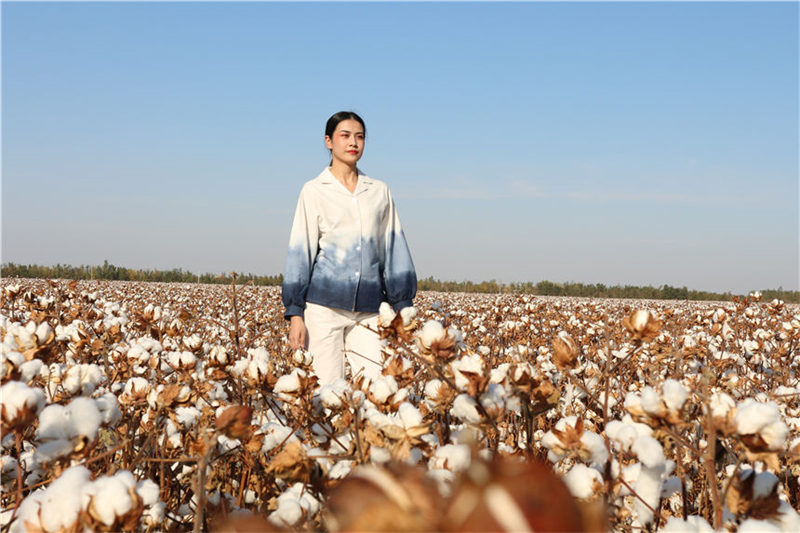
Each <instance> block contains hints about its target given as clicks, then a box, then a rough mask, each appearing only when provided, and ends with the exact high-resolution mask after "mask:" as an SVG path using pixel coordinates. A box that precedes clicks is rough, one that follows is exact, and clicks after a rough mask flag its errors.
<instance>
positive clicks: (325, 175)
mask: <svg viewBox="0 0 800 533" xmlns="http://www.w3.org/2000/svg"><path fill="white" fill-rule="evenodd" d="M357 170H358V184H357V185H356V192H354V193H353V194H354V195H357V194H361V193H362V192H364V191H366V190H368V189H369V187H370V185H372V184H373V181H372V179H371V178H370V177H369V176H367V175H366V174H364V173H363V172H361V170H360V169H357ZM317 179H318V180H319V182H320V183H321V184H324V185H335V186H338V187H340V188H341V190H342V191H343V192H345V193H347V194H350V191H348V190H347V188H346V187H345V186H344V185H342V183H341V182H340V181H339V180H338V179H336V176H334V175H333V173H332V172H331V167H325V170H323V171H322V173H321V174H320V175H319V176H317Z"/></svg>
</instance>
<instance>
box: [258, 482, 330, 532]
mask: <svg viewBox="0 0 800 533" xmlns="http://www.w3.org/2000/svg"><path fill="white" fill-rule="evenodd" d="M277 503H278V508H277V509H276V510H275V511H274V512H273V513H272V514H270V515H269V517H268V519H269V521H270V522H272V523H273V524H275V525H277V526H283V527H286V526H289V527H291V526H294V525H296V524H297V522H298V521H299V520H300V519H301V518H302V517H303V515H306V516H313V515H315V514H316V513H317V512H318V511H319V509H320V503H319V501H318V500H317V499H316V498H314V496H312V495H311V493H310V492H309V491H308V490H306V488H305V485H303V484H302V483H295V484H293V485H292V486H290V487H289V488H287V489H286V490H285V491H283V493H281V494H280V495H279V496H278V498H277Z"/></svg>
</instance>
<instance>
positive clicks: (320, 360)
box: [304, 302, 383, 385]
mask: <svg viewBox="0 0 800 533" xmlns="http://www.w3.org/2000/svg"><path fill="white" fill-rule="evenodd" d="M304 314H305V318H304V321H305V325H306V329H307V330H308V351H309V353H311V355H312V357H313V358H314V359H313V362H312V366H313V368H314V372H315V373H316V374H317V377H318V378H319V384H320V385H327V384H329V383H332V382H333V381H335V380H336V379H338V378H343V377H344V361H345V358H346V359H347V362H348V363H349V364H350V371H351V374H352V376H353V377H355V376H357V375H358V374H359V373H360V374H363V375H365V376H366V377H368V378H370V379H374V378H376V377H378V376H379V375H380V374H381V369H382V368H383V364H382V361H383V357H382V356H381V339H380V337H379V336H378V333H377V331H378V313H360V312H354V311H345V310H344V309H334V308H331V307H325V306H323V305H318V304H314V303H310V302H307V303H306V310H305V313H304ZM365 326H369V328H371V329H368V328H367V327H365Z"/></svg>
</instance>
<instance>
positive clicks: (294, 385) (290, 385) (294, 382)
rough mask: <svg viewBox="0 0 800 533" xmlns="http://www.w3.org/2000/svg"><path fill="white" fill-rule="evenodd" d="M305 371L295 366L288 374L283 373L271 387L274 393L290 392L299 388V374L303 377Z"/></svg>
mask: <svg viewBox="0 0 800 533" xmlns="http://www.w3.org/2000/svg"><path fill="white" fill-rule="evenodd" d="M305 375H306V373H305V372H304V371H303V370H301V369H299V368H295V369H294V370H292V372H291V373H290V374H286V375H283V376H281V377H279V378H278V381H277V382H276V383H275V388H274V389H273V390H274V391H275V392H276V393H282V392H283V393H292V392H297V391H298V390H300V376H303V377H305Z"/></svg>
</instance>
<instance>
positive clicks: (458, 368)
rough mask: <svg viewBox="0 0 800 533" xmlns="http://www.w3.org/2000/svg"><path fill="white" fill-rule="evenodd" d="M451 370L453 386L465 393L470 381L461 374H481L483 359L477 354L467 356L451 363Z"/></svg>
mask: <svg viewBox="0 0 800 533" xmlns="http://www.w3.org/2000/svg"><path fill="white" fill-rule="evenodd" d="M451 367H452V369H453V377H455V385H456V388H457V389H458V390H461V391H466V390H467V388H468V386H469V383H470V380H469V378H467V376H465V375H464V374H463V372H470V373H473V374H478V375H481V374H483V359H482V358H481V356H480V355H478V354H473V355H467V356H464V357H462V358H461V359H458V360H457V361H453V363H452V364H451Z"/></svg>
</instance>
